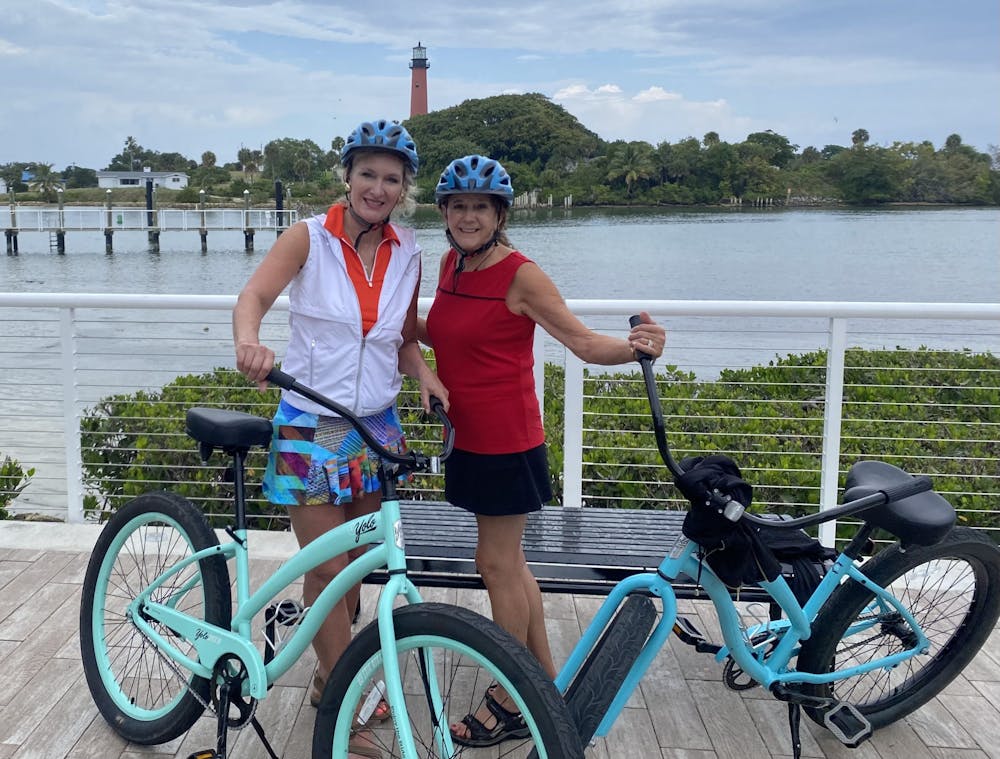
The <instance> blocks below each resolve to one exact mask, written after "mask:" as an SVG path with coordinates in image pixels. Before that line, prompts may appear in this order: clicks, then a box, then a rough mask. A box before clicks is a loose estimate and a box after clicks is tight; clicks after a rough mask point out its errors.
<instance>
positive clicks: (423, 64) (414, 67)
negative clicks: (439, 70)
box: [410, 42, 431, 118]
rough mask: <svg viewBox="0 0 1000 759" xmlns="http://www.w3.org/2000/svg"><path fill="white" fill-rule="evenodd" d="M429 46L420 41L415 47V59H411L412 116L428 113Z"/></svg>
mask: <svg viewBox="0 0 1000 759" xmlns="http://www.w3.org/2000/svg"><path fill="white" fill-rule="evenodd" d="M430 66H431V64H429V63H428V62H427V48H425V47H424V46H423V45H421V44H420V43H419V42H418V43H417V46H416V47H415V48H413V60H411V61H410V71H411V72H412V73H411V74H410V118H413V117H414V116H423V115H424V114H425V113H427V69H429V68H430Z"/></svg>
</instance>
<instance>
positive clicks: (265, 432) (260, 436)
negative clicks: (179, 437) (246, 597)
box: [187, 408, 272, 451]
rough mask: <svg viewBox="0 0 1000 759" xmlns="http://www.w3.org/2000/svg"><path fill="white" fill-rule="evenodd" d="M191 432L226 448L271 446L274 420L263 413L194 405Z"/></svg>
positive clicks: (189, 419) (189, 420) (189, 417)
mask: <svg viewBox="0 0 1000 759" xmlns="http://www.w3.org/2000/svg"><path fill="white" fill-rule="evenodd" d="M187 434H188V435H190V436H191V437H193V438H194V439H195V440H197V441H198V442H199V443H202V444H203V445H208V446H211V447H214V448H222V449H223V450H226V451H228V450H232V449H238V448H242V449H250V448H252V447H253V446H255V445H269V444H270V442H271V434H272V429H271V423H270V422H269V421H268V420H267V419H264V418H263V417H260V416H253V415H251V414H244V413H243V412H242V411H229V410H227V409H221V408H191V409H188V412H187Z"/></svg>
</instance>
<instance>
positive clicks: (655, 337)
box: [628, 311, 667, 358]
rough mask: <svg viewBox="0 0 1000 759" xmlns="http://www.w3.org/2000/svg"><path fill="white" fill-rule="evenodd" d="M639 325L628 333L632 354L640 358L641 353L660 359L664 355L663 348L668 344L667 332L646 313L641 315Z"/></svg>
mask: <svg viewBox="0 0 1000 759" xmlns="http://www.w3.org/2000/svg"><path fill="white" fill-rule="evenodd" d="M639 320H640V321H639V323H638V324H636V325H635V326H634V327H632V331H631V332H629V333H628V344H629V347H630V348H631V349H632V352H633V353H634V354H635V355H636V358H638V357H639V354H640V353H645V354H646V355H647V356H652V357H653V358H659V357H660V356H662V355H663V346H664V345H665V344H666V342H667V331H666V330H665V329H664V328H663V327H661V326H660V325H659V324H657V323H656V322H654V321H653V318H652V317H651V316H650V315H649V314H648V313H647V312H646V311H642V312H640V313H639Z"/></svg>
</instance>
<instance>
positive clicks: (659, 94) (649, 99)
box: [635, 87, 682, 103]
mask: <svg viewBox="0 0 1000 759" xmlns="http://www.w3.org/2000/svg"><path fill="white" fill-rule="evenodd" d="M681 99H682V98H681V96H680V95H678V94H677V93H676V92H667V91H666V90H665V89H663V88H662V87H650V88H649V89H647V90H643V91H642V92H640V93H639V94H637V95H636V96H635V102H637V103H655V102H656V101H658V100H681Z"/></svg>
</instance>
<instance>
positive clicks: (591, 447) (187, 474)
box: [82, 349, 1000, 527]
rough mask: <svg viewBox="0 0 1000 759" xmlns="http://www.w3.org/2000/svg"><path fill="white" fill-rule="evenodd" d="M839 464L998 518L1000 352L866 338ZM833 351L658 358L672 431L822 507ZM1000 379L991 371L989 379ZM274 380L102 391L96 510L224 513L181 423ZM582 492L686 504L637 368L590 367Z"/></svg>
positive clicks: (221, 479) (406, 396) (558, 440)
mask: <svg viewBox="0 0 1000 759" xmlns="http://www.w3.org/2000/svg"><path fill="white" fill-rule="evenodd" d="M845 358H846V361H845V364H846V369H845V377H844V404H843V407H842V416H843V422H842V430H841V457H840V468H841V475H843V473H844V472H846V470H847V469H848V468H849V467H850V466H851V465H852V464H853V463H854V462H856V461H858V460H861V459H866V458H867V459H881V460H884V461H888V462H889V463H892V464H896V465H897V466H900V467H901V468H903V469H905V470H906V471H908V472H911V473H913V474H927V475H930V476H931V477H932V478H933V480H934V485H935V489H936V490H938V491H939V492H941V493H942V494H944V495H945V496H946V497H947V498H948V499H949V501H951V502H952V503H953V504H954V505H955V507H956V508H957V509H958V510H959V516H960V519H961V520H962V521H964V522H965V523H967V524H971V525H973V526H980V527H987V526H989V527H995V526H1000V519H998V516H997V515H995V514H990V513H989V512H990V510H996V505H995V504H996V503H997V496H998V495H1000V477H997V473H996V467H997V462H998V461H1000V441H998V438H1000V435H998V434H997V430H998V429H1000V358H997V357H995V356H992V355H990V354H974V353H955V352H933V351H927V350H922V349H921V350H916V351H905V350H860V349H852V350H849V351H848V352H847V354H846V357H845ZM825 365H826V354H825V352H824V351H816V352H812V353H807V354H804V355H789V356H786V357H785V358H776V359H775V360H774V361H772V362H770V363H769V364H768V365H767V366H756V367H752V368H749V369H739V370H728V369H727V370H724V371H723V372H721V374H720V376H719V378H718V379H717V380H715V381H711V382H701V381H698V380H697V378H696V377H695V375H694V374H691V373H687V372H682V371H679V370H678V369H677V368H676V367H670V366H667V367H665V368H664V367H660V368H659V369H658V372H657V383H658V393H659V396H660V398H661V403H662V406H663V411H664V415H665V417H666V425H667V437H668V440H669V443H670V446H671V450H672V451H673V453H674V455H675V457H676V458H678V459H682V458H683V457H685V456H689V455H698V454H705V453H712V452H719V453H724V454H727V455H730V456H732V457H733V458H734V459H735V460H736V461H737V462H738V463H739V465H740V467H741V469H742V470H743V473H744V476H745V477H746V479H747V480H748V481H749V482H751V483H752V484H753V486H754V500H755V502H756V503H757V504H759V505H760V507H762V508H774V507H780V510H781V511H784V512H787V513H809V512H812V511H815V509H816V508H817V505H818V503H819V493H820V486H821V482H820V477H821V463H822V462H821V456H822V448H823V423H824V418H823V413H824V405H825V401H824V394H825V390H826V378H825ZM563 377H564V373H563V370H562V368H561V367H557V366H554V365H547V366H546V367H545V387H546V394H545V411H544V416H545V419H544V422H545V427H546V430H547V435H548V440H547V442H548V450H549V463H550V466H551V470H552V477H553V492H554V495H555V498H556V500H557V501H561V500H562V496H563V491H564V487H563V486H564V483H563V482H562V472H563V461H564V454H563V440H562V428H563V413H564V398H563V391H562V390H563ZM991 377H994V378H998V379H994V380H991V379H990V378H991ZM276 403H277V392H276V391H274V392H269V393H266V394H261V393H260V392H258V391H257V389H256V388H255V387H254V386H252V385H251V384H250V383H249V382H247V381H246V380H245V379H244V378H242V377H241V376H240V375H239V374H237V373H236V372H234V371H232V370H226V369H216V370H214V371H213V372H210V373H207V374H203V375H198V376H185V377H178V378H177V379H175V380H174V381H173V382H171V383H170V384H168V385H166V386H165V387H164V388H163V389H162V390H160V391H158V392H149V391H141V392H137V393H133V394H128V395H117V396H113V397H110V398H105V399H104V400H102V401H101V402H100V403H98V404H97V405H96V406H94V407H93V408H92V409H90V410H89V411H88V412H87V413H86V415H85V417H84V419H83V422H82V429H83V438H82V442H83V455H84V470H85V475H86V482H87V485H88V486H89V488H90V490H91V492H92V495H91V496H89V497H88V499H87V504H86V507H87V509H88V511H91V512H97V513H98V514H105V513H107V512H108V511H111V510H113V509H115V508H117V506H118V505H120V504H121V503H122V502H123V501H124V500H125V499H128V498H130V497H133V496H135V495H137V494H139V493H142V492H145V491H147V490H151V489H170V490H174V491H176V492H178V493H180V494H182V495H184V496H186V497H188V498H190V499H192V500H193V501H195V502H196V503H200V504H201V505H202V507H203V508H204V510H205V511H206V512H207V513H210V514H220V513H221V514H227V513H228V512H229V508H230V503H231V497H232V495H231V493H230V492H229V491H230V490H231V488H229V487H228V485H227V482H228V480H227V468H228V466H229V462H228V461H222V460H221V459H222V457H221V456H220V455H218V454H217V455H216V456H215V458H214V459H213V460H212V461H211V462H209V465H208V466H205V465H203V464H202V463H201V461H200V459H199V458H198V454H197V451H196V450H195V445H194V443H193V441H191V440H190V439H189V438H188V437H187V436H186V434H185V432H184V414H185V412H186V410H187V409H188V408H189V407H191V406H199V405H204V406H217V407H220V408H233V409H238V410H241V411H246V412H248V413H253V414H256V415H258V416H264V417H268V418H269V417H271V416H272V415H273V413H274V408H275V405H276ZM418 405H419V398H418V395H417V388H416V384H415V383H414V382H413V381H412V380H410V379H406V380H405V381H404V385H403V392H402V394H401V396H400V409H401V419H402V423H403V428H404V429H405V430H406V432H407V438H408V440H409V443H410V445H411V447H413V448H416V449H418V450H421V451H424V452H426V453H433V452H435V451H436V450H437V449H438V445H439V443H440V426H439V425H437V424H435V423H434V422H433V421H432V420H428V419H427V418H426V417H425V416H424V415H423V413H422V411H420V410H419V409H418V408H417V407H418ZM583 427H584V432H583V445H584V450H585V457H584V458H585V460H584V466H583V478H584V487H583V492H584V500H585V502H586V504H587V505H591V506H616V507H622V508H649V509H657V508H659V509H662V508H684V507H685V505H686V504H685V503H684V502H683V501H682V499H681V497H680V496H679V494H678V493H677V492H676V491H675V489H674V488H672V487H670V486H669V483H670V477H669V474H668V473H667V471H666V468H665V467H664V465H663V463H662V461H661V460H660V457H659V454H658V452H657V449H656V442H655V439H654V435H653V431H652V425H651V422H650V413H649V404H648V401H647V399H646V394H645V387H644V385H643V383H642V380H641V377H640V375H638V374H637V373H635V372H630V371H628V372H619V373H600V374H594V373H591V372H589V371H588V372H586V373H585V375H584V425H583ZM265 461H266V456H265V454H264V452H262V451H259V450H258V451H255V452H253V453H252V454H251V456H250V459H249V461H248V467H249V471H248V477H247V480H248V488H247V492H248V499H249V510H248V513H249V514H250V515H251V517H253V520H254V522H253V524H254V526H259V527H266V526H269V525H271V524H272V523H274V522H275V520H274V517H275V516H284V511H283V509H274V508H273V507H271V506H270V505H269V504H267V503H266V502H264V501H263V499H262V497H261V494H260V484H259V483H260V478H261V474H262V471H263V466H264V464H265ZM442 490H443V483H442V477H441V476H440V475H419V476H417V477H416V478H414V480H413V482H411V483H408V484H407V485H405V486H404V487H401V488H400V497H401V498H405V499H413V500H422V499H427V500H442V499H443V493H442Z"/></svg>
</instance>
